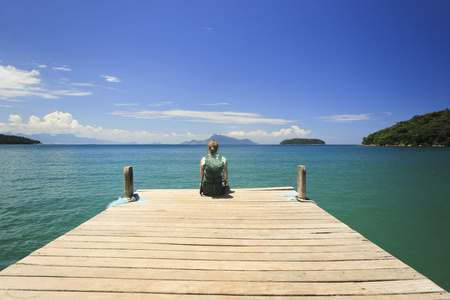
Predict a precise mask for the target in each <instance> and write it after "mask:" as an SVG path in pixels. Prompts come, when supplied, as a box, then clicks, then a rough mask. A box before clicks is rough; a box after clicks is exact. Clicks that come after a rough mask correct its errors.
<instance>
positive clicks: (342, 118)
mask: <svg viewBox="0 0 450 300" xmlns="http://www.w3.org/2000/svg"><path fill="white" fill-rule="evenodd" d="M370 115H371V114H360V115H334V116H327V117H318V118H317V119H319V120H323V121H326V122H354V121H367V120H370Z"/></svg>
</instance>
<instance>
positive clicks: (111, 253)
mask: <svg viewBox="0 0 450 300" xmlns="http://www.w3.org/2000/svg"><path fill="white" fill-rule="evenodd" d="M31 255H33V256H66V257H72V256H73V257H76V256H78V257H113V258H119V257H123V258H149V259H191V260H228V261H260V262H263V261H279V262H281V261H292V262H294V261H329V260H330V261H334V260H340V261H343V260H376V259H392V256H391V255H389V254H388V253H386V252H377V251H363V252H325V253H324V252H320V251H318V252H303V253H300V252H291V253H287V252H280V253H273V252H265V253H264V252H260V253H255V252H251V253H246V252H231V251H222V252H218V251H215V252H193V251H191V252H185V251H148V250H136V249H121V250H119V249H65V248H64V249H61V248H53V247H45V248H42V249H39V250H36V251H35V252H33V253H32V254H31Z"/></svg>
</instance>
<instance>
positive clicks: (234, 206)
mask: <svg viewBox="0 0 450 300" xmlns="http://www.w3.org/2000/svg"><path fill="white" fill-rule="evenodd" d="M293 192H295V191H294V190H293V189H292V188H267V189H237V190H235V191H234V193H232V194H230V195H229V196H228V197H224V198H214V199H213V198H210V197H201V196H200V195H199V193H198V190H181V189H180V190H139V191H137V193H138V194H139V195H140V197H141V198H143V199H146V200H148V201H149V203H145V204H144V203H138V202H133V203H128V204H123V205H119V206H113V207H111V208H109V209H107V210H105V211H104V212H102V213H100V214H99V215H97V216H95V217H94V218H92V219H91V220H89V221H87V222H85V223H84V224H82V225H80V226H78V227H77V228H75V229H73V230H72V231H70V232H68V233H67V234H65V235H63V236H61V237H59V238H57V239H56V240H54V241H52V242H51V243H49V244H48V245H46V246H45V247H43V248H41V249H38V250H36V251H35V252H33V253H31V254H30V255H29V256H27V257H26V258H24V259H22V260H20V261H19V262H17V263H16V264H14V265H12V266H10V267H8V268H6V269H5V270H3V271H2V272H0V299H16V298H27V299H96V300H97V299H173V298H174V299H189V300H190V299H200V300H202V299H220V298H226V299H236V298H238V299H239V298H245V299H255V298H256V299H278V298H283V297H287V298H291V299H292V298H298V299H309V298H311V299H325V298H326V299H328V298H334V299H373V298H376V299H450V295H449V293H447V292H446V291H444V290H443V289H442V288H440V287H439V286H437V285H436V284H434V283H433V282H432V281H430V280H429V279H427V278H426V277H424V276H423V275H421V274H419V273H418V272H417V271H415V270H413V269H412V268H410V267H409V266H407V265H405V264H404V263H402V262H401V261H399V260H398V259H396V258H394V257H393V256H391V255H390V254H389V253H387V252H386V251H384V250H382V249H381V248H379V247H378V246H376V245H374V244H373V243H371V242H370V241H368V240H367V239H365V238H364V237H363V236H362V235H361V234H359V233H357V232H355V231H354V230H352V229H351V228H349V227H348V226H347V225H345V224H343V223H342V222H340V221H339V220H337V219H335V218H334V217H333V216H331V215H330V214H328V213H327V212H325V211H324V210H323V209H321V208H320V207H318V206H317V205H315V204H314V203H304V202H298V201H296V200H289V197H280V196H279V195H280V194H289V193H293Z"/></svg>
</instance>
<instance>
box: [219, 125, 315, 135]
mask: <svg viewBox="0 0 450 300" xmlns="http://www.w3.org/2000/svg"><path fill="white" fill-rule="evenodd" d="M309 134H311V130H305V129H301V128H300V127H298V126H295V125H293V126H291V127H290V128H283V129H280V130H279V131H273V132H271V133H268V132H265V131H263V130H260V129H258V130H255V131H250V132H244V131H232V132H230V133H228V134H227V135H229V136H232V137H236V138H237V137H240V138H280V137H282V138H286V137H303V136H307V135H309Z"/></svg>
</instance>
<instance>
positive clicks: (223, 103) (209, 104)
mask: <svg viewBox="0 0 450 300" xmlns="http://www.w3.org/2000/svg"><path fill="white" fill-rule="evenodd" d="M200 105H207V106H218V105H230V104H229V103H226V102H218V103H201V104H200Z"/></svg>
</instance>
